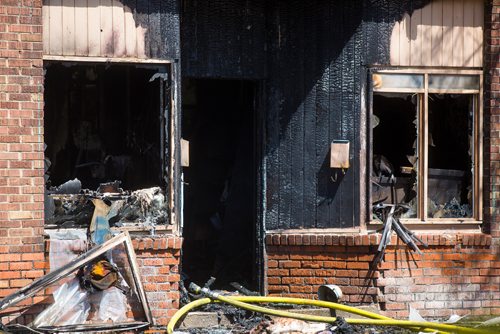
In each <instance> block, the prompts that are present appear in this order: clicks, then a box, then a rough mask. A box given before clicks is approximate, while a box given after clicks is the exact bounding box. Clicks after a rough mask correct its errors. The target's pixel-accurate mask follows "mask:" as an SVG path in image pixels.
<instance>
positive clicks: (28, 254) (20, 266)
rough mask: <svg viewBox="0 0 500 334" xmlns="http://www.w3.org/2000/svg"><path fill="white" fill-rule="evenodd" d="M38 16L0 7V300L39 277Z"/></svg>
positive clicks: (35, 3)
mask: <svg viewBox="0 0 500 334" xmlns="http://www.w3.org/2000/svg"><path fill="white" fill-rule="evenodd" d="M41 13H42V1H41V0H2V1H1V3H0V298H2V297H4V296H5V295H7V294H9V293H11V292H13V291H15V290H17V289H19V288H20V287H22V286H24V285H26V284H28V283H30V282H31V281H32V279H34V278H36V277H39V276H41V275H43V270H42V269H43V261H44V255H43V237H42V233H43V193H44V187H43V183H44V181H43V173H44V165H43V158H44V157H43V68H42V22H41ZM25 303H27V304H29V303H32V300H28V301H26V302H25Z"/></svg>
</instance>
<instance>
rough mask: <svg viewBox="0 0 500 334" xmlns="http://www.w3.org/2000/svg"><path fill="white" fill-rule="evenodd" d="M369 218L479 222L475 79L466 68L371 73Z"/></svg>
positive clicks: (478, 88)
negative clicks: (393, 212)
mask: <svg viewBox="0 0 500 334" xmlns="http://www.w3.org/2000/svg"><path fill="white" fill-rule="evenodd" d="M372 79H373V81H372V83H373V100H372V116H371V117H372V119H371V125H372V135H373V136H372V176H371V189H372V191H371V200H372V203H373V204H375V210H373V219H374V220H382V221H383V217H381V216H379V215H378V214H377V212H378V211H379V210H377V209H376V208H377V206H376V205H377V204H379V203H380V204H384V205H386V204H396V205H398V206H399V207H400V208H401V209H403V210H399V214H398V217H399V218H418V219H420V220H426V219H429V220H432V219H458V220H466V219H469V220H473V219H475V220H476V221H477V220H480V219H481V214H482V210H481V203H482V196H481V189H482V186H481V166H482V163H481V159H482V153H481V150H482V126H481V120H482V109H481V105H480V92H481V80H482V79H481V77H480V75H479V72H478V73H473V71H455V72H454V73H451V74H448V73H446V72H439V71H431V72H429V73H425V71H423V72H418V71H409V72H408V73H404V72H403V71H381V72H380V73H375V74H373V76H372Z"/></svg>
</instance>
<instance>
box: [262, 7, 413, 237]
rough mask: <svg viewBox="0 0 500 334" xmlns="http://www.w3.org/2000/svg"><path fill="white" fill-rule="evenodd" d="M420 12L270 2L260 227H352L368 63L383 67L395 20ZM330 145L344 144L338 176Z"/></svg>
mask: <svg viewBox="0 0 500 334" xmlns="http://www.w3.org/2000/svg"><path fill="white" fill-rule="evenodd" d="M421 6H422V2H419V1H375V0H373V1H350V0H349V1H347V0H346V1H307V2H304V1H277V2H274V6H273V8H272V10H271V11H270V12H268V27H269V28H270V35H269V39H268V44H269V45H268V50H269V51H268V52H269V67H268V68H269V73H268V76H267V109H266V111H265V112H266V114H267V134H266V149H267V151H266V160H267V161H266V163H267V170H266V181H267V195H266V199H267V207H266V211H267V212H266V228H267V229H301V228H349V227H356V226H359V224H360V219H361V218H362V217H361V216H362V214H361V213H362V205H363V203H364V201H363V200H362V197H363V195H364V192H363V190H362V189H363V187H365V186H366V180H367V179H365V178H364V174H365V173H366V170H367V166H366V158H365V154H366V147H364V146H363V145H364V144H363V140H364V139H363V138H366V135H365V133H366V132H365V131H366V125H365V124H366V119H365V118H366V114H365V113H364V112H365V110H364V108H365V105H364V103H363V101H364V100H363V96H364V95H365V94H366V93H367V90H366V87H365V85H364V82H365V81H366V80H365V78H366V77H367V73H366V71H367V66H368V65H373V64H389V61H390V48H389V45H390V37H391V32H392V29H393V27H394V24H395V22H397V21H398V20H400V19H401V18H402V16H403V14H404V13H406V12H412V11H413V9H415V8H419V7H421ZM335 139H347V140H349V141H350V143H351V145H350V147H351V148H350V158H351V168H349V169H348V170H346V171H345V174H344V173H343V172H342V171H339V170H333V169H331V168H330V167H329V154H330V151H329V148H330V143H331V142H332V140H335ZM395 140H396V139H395Z"/></svg>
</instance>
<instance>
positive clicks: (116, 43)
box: [43, 0, 180, 60]
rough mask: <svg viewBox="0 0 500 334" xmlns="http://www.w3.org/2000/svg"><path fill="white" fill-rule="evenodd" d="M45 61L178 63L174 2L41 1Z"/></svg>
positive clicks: (176, 23)
mask: <svg viewBox="0 0 500 334" xmlns="http://www.w3.org/2000/svg"><path fill="white" fill-rule="evenodd" d="M43 51H44V55H50V56H84V57H85V56H92V57H109V58H152V59H162V60H165V59H166V60H171V59H177V58H179V53H180V51H179V1H178V0H168V1H159V0H87V1H79V0H44V1H43Z"/></svg>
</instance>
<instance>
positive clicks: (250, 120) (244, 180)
mask: <svg viewBox="0 0 500 334" xmlns="http://www.w3.org/2000/svg"><path fill="white" fill-rule="evenodd" d="M182 87H183V97H182V100H183V116H182V122H183V123H182V124H183V128H182V136H183V138H184V139H186V140H188V141H189V142H190V165H189V167H188V168H184V181H185V186H184V231H183V236H184V246H183V259H182V260H183V261H182V266H183V273H184V274H185V275H187V281H194V282H196V283H204V282H206V281H207V280H208V279H209V278H210V277H215V278H216V281H215V283H214V285H213V286H212V287H216V288H227V287H228V285H229V284H230V283H231V282H238V283H240V284H241V285H243V286H245V287H247V288H250V289H255V288H256V287H257V281H256V277H255V276H256V274H255V272H256V270H257V265H256V262H257V261H256V260H257V256H256V254H257V248H256V228H257V221H256V184H257V176H256V175H257V173H256V170H257V168H256V166H257V163H256V161H257V160H256V137H257V136H256V126H255V124H256V117H255V112H254V110H255V107H254V102H255V90H256V84H255V82H251V81H242V80H215V79H185V80H184V81H183V85H182ZM186 283H187V282H186Z"/></svg>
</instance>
